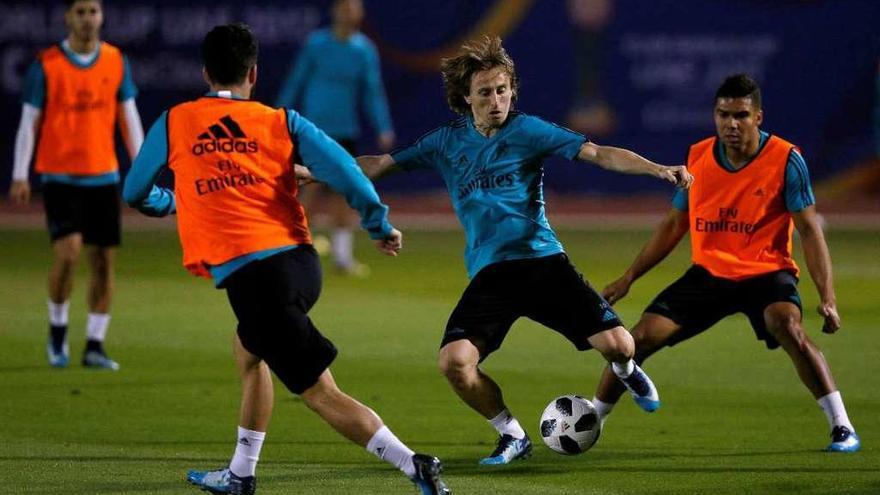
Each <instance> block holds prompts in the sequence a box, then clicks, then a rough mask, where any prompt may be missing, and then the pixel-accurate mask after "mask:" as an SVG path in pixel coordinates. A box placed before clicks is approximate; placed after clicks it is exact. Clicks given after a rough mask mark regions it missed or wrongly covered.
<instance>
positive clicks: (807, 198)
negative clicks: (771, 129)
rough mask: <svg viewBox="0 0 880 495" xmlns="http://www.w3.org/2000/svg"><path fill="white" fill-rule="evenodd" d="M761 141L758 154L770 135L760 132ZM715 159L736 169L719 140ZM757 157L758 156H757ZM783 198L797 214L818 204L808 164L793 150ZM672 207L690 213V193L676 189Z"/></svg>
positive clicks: (789, 209)
mask: <svg viewBox="0 0 880 495" xmlns="http://www.w3.org/2000/svg"><path fill="white" fill-rule="evenodd" d="M760 133H761V141H760V142H759V144H758V153H760V152H761V150H762V149H763V148H764V145H765V144H766V143H767V140H768V139H770V134H768V133H766V132H764V131H760ZM714 153H715V159H716V160H717V161H718V163H720V164H721V166H722V167H724V168H726V169H727V170H729V171H731V172H733V171H735V170H736V168H735V167H734V166H733V165H732V164H731V163H730V160H728V159H727V154H726V153H724V144H723V143H722V142H721V140H720V139H719V140H718V142H717V144H716V145H715V150H714ZM755 156H757V154H756V155H755ZM782 193H783V196H785V208H786V209H787V210H788V211H790V212H792V213H797V212H799V211H801V210H803V209H804V208H806V207H808V206H810V205H814V204H816V197H815V196H813V188H812V186H811V185H810V173H809V172H808V171H807V162H805V161H804V157H803V156H802V155H801V153H800V151H798V150H796V149H795V150H792V151H791V154H789V155H788V163H786V164H785V186H784V187H783V192H782ZM672 206H673V207H675V209H677V210H679V211H688V192H687V190H686V189H680V188H678V189H676V190H675V193H674V194H673V196H672Z"/></svg>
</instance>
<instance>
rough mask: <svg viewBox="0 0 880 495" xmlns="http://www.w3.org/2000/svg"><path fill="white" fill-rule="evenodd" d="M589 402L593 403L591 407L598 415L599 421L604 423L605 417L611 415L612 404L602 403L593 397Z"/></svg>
mask: <svg viewBox="0 0 880 495" xmlns="http://www.w3.org/2000/svg"><path fill="white" fill-rule="evenodd" d="M590 402H592V403H593V407H595V408H596V414H598V415H599V419H601V420H602V421H605V417H606V416H608V415H609V414H611V410H612V409H614V404H611V403H608V402H602V401H601V400H599V399H597V398H596V397H593V400H591V401H590Z"/></svg>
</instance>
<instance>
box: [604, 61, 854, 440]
mask: <svg viewBox="0 0 880 495" xmlns="http://www.w3.org/2000/svg"><path fill="white" fill-rule="evenodd" d="M714 113H715V126H716V130H717V133H718V134H717V136H715V137H712V138H709V139H705V140H703V141H701V142H699V143H697V144H695V145H693V146H692V147H691V149H690V153H689V154H688V168H689V170H690V171H691V173H693V174H694V177H695V183H694V187H693V188H691V189H690V190H689V191H687V192H686V193H685V192H678V193H676V195H675V197H674V198H673V205H672V209H670V210H669V213H668V214H667V216H666V218H665V219H664V220H663V222H662V223H661V224H660V225H659V227H658V228H657V231H656V232H655V233H654V236H653V237H652V238H651V240H650V241H648V243H647V244H646V245H645V247H643V248H642V251H641V253H639V255H638V257H636V259H635V261H633V263H632V266H630V267H629V269H628V270H627V271H626V273H624V275H623V276H622V277H620V278H619V279H617V280H616V281H614V282H613V283H611V284H610V285H609V286H608V287H606V288H605V290H604V291H603V293H604V295H605V297H606V298H607V299H608V300H609V301H610V302H611V303H612V304H613V303H614V302H616V301H618V300H620V299H621V298H622V297H624V296H625V295H626V294H627V292H629V288H630V286H631V285H632V283H633V282H635V281H636V280H637V279H638V278H639V277H641V276H642V275H644V274H645V273H647V272H648V271H649V270H650V269H651V268H653V267H654V266H655V265H656V264H657V263H659V262H660V261H661V260H663V258H665V257H666V255H668V254H669V253H670V252H672V250H673V249H674V248H675V246H676V245H678V243H679V241H681V238H682V237H684V235H685V234H686V233H688V232H690V235H691V252H692V258H693V262H694V264H693V266H692V267H691V268H690V269H689V270H688V271H687V272H686V273H685V274H684V275H683V276H682V277H681V278H680V279H678V280H677V281H675V282H673V283H672V285H670V286H669V287H667V288H666V289H664V290H663V292H661V293H660V294H659V295H658V296H657V298H656V299H654V301H653V302H652V303H651V304H650V305H649V306H648V308H647V309H645V313H644V314H643V315H642V318H641V320H639V322H638V324H636V326H635V328H634V329H633V337H635V341H636V360H637V361H638V362H642V361H643V360H645V359H647V358H648V357H649V356H651V355H652V354H654V353H655V352H657V351H659V350H660V349H662V348H663V347H664V346H667V345H675V344H677V343H679V342H682V341H684V340H686V339H689V338H691V337H693V336H695V335H697V334H699V333H701V332H703V331H704V330H707V329H708V328H709V327H711V326H713V325H714V324H715V323H716V322H718V321H719V320H721V319H722V318H724V317H726V316H728V315H731V314H734V313H744V314H745V315H746V316H748V318H749V320H750V322H751V324H752V328H753V329H754V331H755V335H756V336H757V337H758V339H760V340H763V341H765V343H766V344H767V347H768V348H770V349H774V348H777V347H779V346H782V348H783V349H785V352H786V353H787V354H788V355H789V357H790V358H791V360H792V362H793V363H794V366H795V368H796V369H797V372H798V376H800V378H801V381H802V382H803V383H804V385H806V386H807V388H808V389H809V390H810V392H811V393H812V394H813V396H814V397H815V398H816V401H817V402H818V403H819V406H820V407H821V408H822V410H823V411H824V413H825V416H826V417H827V419H828V423H829V426H830V427H831V430H832V431H831V437H832V438H831V444H830V445H829V446H828V448H827V450H829V451H831V452H855V451H857V450H859V447H860V443H861V442H860V441H859V437H858V435H856V433H855V429H854V428H853V426H852V423H851V422H850V420H849V417H848V416H847V414H846V408H845V407H844V405H843V399H842V398H841V396H840V392H839V391H838V390H837V385H836V384H835V383H834V378H833V377H832V375H831V368H830V367H829V366H828V362H827V361H826V360H825V356H823V355H822V352H821V351H820V350H819V348H818V347H816V344H814V343H813V341H812V340H810V338H809V337H808V336H807V334H806V333H805V332H804V330H803V327H802V325H801V319H802V309H801V299H800V295H799V294H798V291H797V282H798V279H797V275H798V267H797V265H796V264H795V262H794V260H793V259H792V256H791V249H792V233H793V226H794V227H797V230H798V232H799V233H800V236H801V241H802V243H803V248H804V257H805V259H806V262H807V268H809V272H810V276H811V277H812V278H813V282H814V283H815V284H816V289H817V290H818V292H819V299H820V303H819V308H818V311H819V314H820V315H821V316H822V317H823V318H824V319H825V325H824V327H823V328H822V330H823V331H824V332H826V333H834V332H836V331H837V330H838V329H839V328H840V317H839V316H838V314H837V301H836V298H835V296H834V284H833V280H832V276H831V257H830V255H829V254H828V246H827V244H826V243H825V236H824V234H823V233H822V227H821V225H820V223H819V218H818V214H817V213H816V207H815V202H816V201H815V198H814V197H813V191H812V189H811V188H810V177H809V174H808V173H807V166H806V163H805V162H804V159H803V157H802V156H801V153H800V150H799V149H798V148H797V147H796V146H794V145H792V144H791V143H788V142H786V141H784V140H782V139H781V138H779V137H777V136H771V135H769V134H767V133H766V132H764V131H762V130H760V125H761V123H762V121H763V118H764V113H763V110H761V91H760V88H759V87H758V85H757V84H756V83H755V81H753V80H752V79H751V78H749V77H748V76H745V75H742V74H740V75H735V76H731V77H729V78H727V79H726V80H725V81H724V82H723V83H722V85H721V86H720V87H719V88H718V91H717V93H716V96H715V111H714ZM622 392H623V389H622V388H621V387H619V386H618V385H617V383H615V379H614V376H613V375H611V374H609V373H605V374H604V375H603V377H602V381H601V383H600V384H599V388H598V390H597V391H596V397H595V399H594V401H593V402H594V404H595V405H596V406H597V409H598V410H599V412H600V415H601V416H602V418H603V421H604V418H605V416H607V415H608V414H609V413H610V412H611V408H612V406H613V405H614V403H615V402H617V400H618V398H619V397H620V394H621V393H622Z"/></svg>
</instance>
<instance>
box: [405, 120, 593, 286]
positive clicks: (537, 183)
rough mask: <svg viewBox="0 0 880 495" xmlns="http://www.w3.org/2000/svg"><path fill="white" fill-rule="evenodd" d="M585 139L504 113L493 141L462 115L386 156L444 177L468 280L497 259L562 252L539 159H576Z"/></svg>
mask: <svg viewBox="0 0 880 495" xmlns="http://www.w3.org/2000/svg"><path fill="white" fill-rule="evenodd" d="M584 142H586V138H585V137H584V136H583V135H582V134H579V133H577V132H574V131H571V130H568V129H565V128H563V127H560V126H558V125H556V124H553V123H550V122H547V121H546V120H543V119H540V118H538V117H533V116H531V115H526V114H524V113H520V112H510V115H509V116H508V118H507V121H506V122H505V123H504V126H503V127H501V129H499V130H498V132H497V133H495V135H493V136H492V137H488V138H487V137H485V136H483V135H482V134H480V133H479V132H478V131H477V130H476V129H475V128H474V122H473V118H472V117H470V116H468V117H461V118H459V119H458V120H455V121H453V122H452V123H450V124H448V125H446V126H443V127H440V128H438V129H435V130H433V131H431V132H429V133H428V134H425V135H424V136H422V137H421V138H420V139H419V140H418V141H416V142H415V143H414V144H413V145H411V146H409V147H406V148H401V149H398V150H396V151H394V152H393V153H392V155H391V156H392V157H393V158H394V161H395V164H396V165H397V166H399V167H400V168H402V169H404V170H415V169H421V168H434V169H436V170H437V171H438V172H440V174H441V175H442V176H443V180H444V181H445V182H446V187H447V188H448V189H449V193H450V196H451V197H452V206H453V207H454V208H455V213H456V214H457V215H458V219H459V221H461V224H462V226H463V227H464V231H465V237H466V240H467V246H466V248H465V265H466V266H467V271H468V275H469V276H470V277H471V278H473V277H474V276H476V274H477V273H478V272H479V271H480V270H481V269H482V268H484V267H485V266H487V265H489V264H492V263H497V262H499V261H506V260H516V259H526V258H539V257H542V256H549V255H552V254H556V253H561V252H563V248H562V244H561V243H560V242H559V239H557V238H556V233H555V232H553V229H552V228H550V224H549V223H548V222H547V217H546V216H545V214H544V189H543V176H544V165H543V160H544V158H546V157H548V156H550V155H556V156H561V157H563V158H566V159H568V160H573V159H575V157H577V154H578V152H579V151H580V148H581V145H583V144H584Z"/></svg>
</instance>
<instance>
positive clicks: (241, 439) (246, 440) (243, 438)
mask: <svg viewBox="0 0 880 495" xmlns="http://www.w3.org/2000/svg"><path fill="white" fill-rule="evenodd" d="M238 443H239V444H241V445H247V446H250V445H251V442H250V441H249V440H248V439H247V437H241V438H239V439H238Z"/></svg>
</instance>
